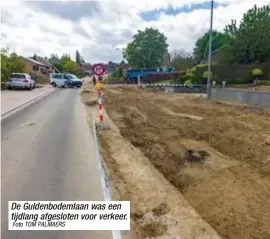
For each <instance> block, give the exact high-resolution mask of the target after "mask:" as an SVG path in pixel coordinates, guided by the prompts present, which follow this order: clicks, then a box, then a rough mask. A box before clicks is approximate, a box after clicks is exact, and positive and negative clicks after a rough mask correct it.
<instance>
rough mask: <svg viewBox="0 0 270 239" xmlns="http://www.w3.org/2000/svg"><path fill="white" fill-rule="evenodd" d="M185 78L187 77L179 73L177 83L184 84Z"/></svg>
mask: <svg viewBox="0 0 270 239" xmlns="http://www.w3.org/2000/svg"><path fill="white" fill-rule="evenodd" d="M186 80H187V79H186V76H185V75H180V76H179V78H178V82H179V84H184V83H185V81H186Z"/></svg>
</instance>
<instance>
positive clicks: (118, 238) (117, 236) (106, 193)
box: [92, 113, 121, 239]
mask: <svg viewBox="0 0 270 239" xmlns="http://www.w3.org/2000/svg"><path fill="white" fill-rule="evenodd" d="M92 122H93V125H92V127H93V135H94V137H93V139H94V147H95V151H96V156H97V159H98V165H99V172H100V180H101V186H102V189H103V194H104V199H105V201H111V193H110V188H109V185H108V183H107V178H106V174H105V170H104V167H103V164H102V156H101V154H100V152H99V145H98V139H97V131H96V120H95V116H94V114H93V113H92ZM112 239H121V233H120V231H119V230H113V231H112Z"/></svg>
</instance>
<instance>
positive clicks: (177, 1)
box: [0, 0, 270, 63]
mask: <svg viewBox="0 0 270 239" xmlns="http://www.w3.org/2000/svg"><path fill="white" fill-rule="evenodd" d="M209 2H210V1H203V0H102V1H80V2H78V1H32V2H26V1H23V2H22V1H13V0H1V1H0V6H1V34H2V35H3V36H5V37H4V40H2V42H1V45H2V46H3V45H4V46H8V47H9V48H10V50H11V51H15V52H16V53H18V54H20V55H24V56H31V55H33V54H34V53H36V54H38V55H40V56H50V54H51V53H58V54H59V55H61V54H62V53H69V54H70V55H71V56H72V57H73V58H75V51H76V50H79V51H80V52H81V54H82V55H83V57H84V59H85V60H86V61H87V62H90V63H96V62H107V61H109V60H114V61H120V60H121V54H120V51H118V50H117V48H119V47H120V48H121V47H123V46H125V45H126V44H127V43H128V42H130V41H131V40H132V36H133V34H134V33H135V32H136V31H137V30H138V29H144V28H145V27H149V26H152V27H155V28H158V29H159V30H160V31H161V32H163V33H164V34H165V36H166V37H167V38H168V44H169V50H170V51H172V50H174V49H185V50H187V51H190V52H191V51H192V49H193V47H194V43H195V41H196V40H197V39H198V38H199V37H200V36H201V35H202V34H203V33H205V32H206V31H207V30H208V29H209V19H210V3H209ZM255 3H256V4H257V5H258V6H262V5H264V4H270V0H257V1H251V0H216V1H215V10H214V26H213V27H214V29H216V30H223V29H224V26H225V25H226V24H228V23H230V21H231V19H232V18H233V19H236V20H238V21H239V20H240V19H241V18H242V16H243V14H244V13H245V12H246V11H247V10H248V9H249V8H252V7H253V5H254V4H255Z"/></svg>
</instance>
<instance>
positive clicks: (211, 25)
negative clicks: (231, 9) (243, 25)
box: [207, 1, 214, 99]
mask: <svg viewBox="0 0 270 239" xmlns="http://www.w3.org/2000/svg"><path fill="white" fill-rule="evenodd" d="M213 10H214V1H211V18H210V31H209V52H208V77H207V98H208V99H210V93H211V73H210V72H211V56H212V30H213Z"/></svg>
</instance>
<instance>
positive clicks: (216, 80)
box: [212, 75, 221, 83]
mask: <svg viewBox="0 0 270 239" xmlns="http://www.w3.org/2000/svg"><path fill="white" fill-rule="evenodd" d="M212 81H215V82H216V83H220V82H221V80H220V79H219V77H218V75H214V76H213V77H212Z"/></svg>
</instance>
